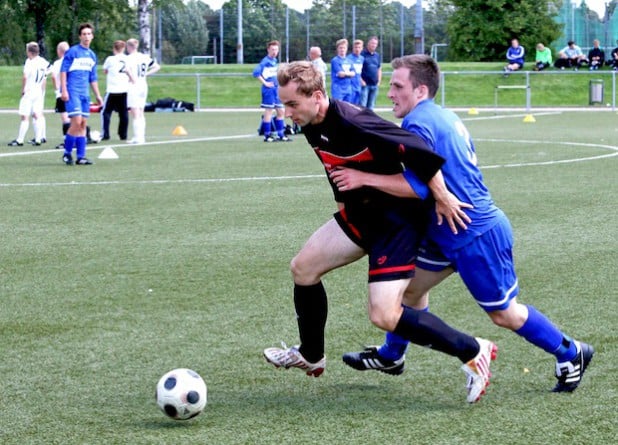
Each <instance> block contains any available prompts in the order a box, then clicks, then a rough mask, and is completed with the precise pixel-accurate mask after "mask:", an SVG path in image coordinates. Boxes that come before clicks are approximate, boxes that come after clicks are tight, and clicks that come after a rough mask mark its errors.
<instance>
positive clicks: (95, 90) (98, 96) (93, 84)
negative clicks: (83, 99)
mask: <svg viewBox="0 0 618 445" xmlns="http://www.w3.org/2000/svg"><path fill="white" fill-rule="evenodd" d="M90 88H92V92H93V93H94V96H95V97H96V99H97V103H98V104H99V105H103V98H102V97H101V93H100V92H99V82H98V81H96V80H95V81H92V82H90Z"/></svg>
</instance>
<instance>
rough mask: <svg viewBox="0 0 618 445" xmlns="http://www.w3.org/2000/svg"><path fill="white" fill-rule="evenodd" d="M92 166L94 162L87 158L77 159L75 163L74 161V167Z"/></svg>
mask: <svg viewBox="0 0 618 445" xmlns="http://www.w3.org/2000/svg"><path fill="white" fill-rule="evenodd" d="M92 164H94V162H92V161H91V160H90V159H88V158H79V159H78V160H77V161H75V165H92Z"/></svg>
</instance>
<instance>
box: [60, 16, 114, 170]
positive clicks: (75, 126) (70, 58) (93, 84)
mask: <svg viewBox="0 0 618 445" xmlns="http://www.w3.org/2000/svg"><path fill="white" fill-rule="evenodd" d="M93 38H94V33H93V27H92V25H91V24H90V23H83V24H81V25H79V44H77V45H74V46H72V47H71V48H69V50H68V51H67V52H66V53H65V54H64V59H63V60H62V65H61V67H60V85H61V86H60V88H61V96H60V97H61V98H62V100H63V101H64V102H65V108H66V112H67V113H68V116H69V118H70V119H71V125H70V126H69V129H68V131H67V133H66V135H65V137H64V155H63V156H62V160H63V161H64V163H65V164H67V165H73V156H72V152H73V147H76V149H77V150H76V151H77V159H76V161H75V164H76V165H90V164H92V161H90V160H89V159H88V158H86V143H87V138H86V127H87V125H88V117H89V116H90V88H92V91H93V92H94V94H95V97H96V100H97V103H98V104H99V105H102V104H103V98H102V97H101V93H99V83H98V80H97V56H96V55H95V53H94V51H92V50H91V49H90V43H91V42H92V39H93Z"/></svg>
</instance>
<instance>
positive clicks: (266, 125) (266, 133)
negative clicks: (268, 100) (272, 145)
mask: <svg viewBox="0 0 618 445" xmlns="http://www.w3.org/2000/svg"><path fill="white" fill-rule="evenodd" d="M271 125H272V124H271V123H270V122H264V121H262V133H263V134H264V137H268V136H270V127H271Z"/></svg>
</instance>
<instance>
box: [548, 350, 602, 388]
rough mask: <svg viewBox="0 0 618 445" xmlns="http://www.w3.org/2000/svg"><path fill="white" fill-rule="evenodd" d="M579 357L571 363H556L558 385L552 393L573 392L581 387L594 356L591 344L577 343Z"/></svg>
mask: <svg viewBox="0 0 618 445" xmlns="http://www.w3.org/2000/svg"><path fill="white" fill-rule="evenodd" d="M575 346H576V347H577V355H576V356H575V358H574V359H573V360H571V361H570V362H562V363H556V378H557V379H558V383H556V386H554V389H552V392H573V391H575V389H576V388H577V387H578V386H579V384H580V383H581V381H582V377H583V376H584V371H586V368H587V367H588V365H589V364H590V360H592V356H593V355H594V348H593V347H592V346H590V345H589V344H586V343H582V342H578V341H575Z"/></svg>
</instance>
